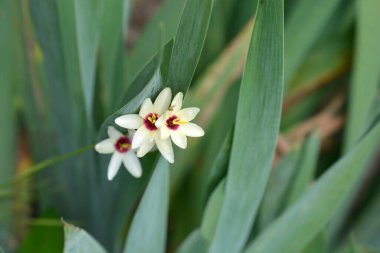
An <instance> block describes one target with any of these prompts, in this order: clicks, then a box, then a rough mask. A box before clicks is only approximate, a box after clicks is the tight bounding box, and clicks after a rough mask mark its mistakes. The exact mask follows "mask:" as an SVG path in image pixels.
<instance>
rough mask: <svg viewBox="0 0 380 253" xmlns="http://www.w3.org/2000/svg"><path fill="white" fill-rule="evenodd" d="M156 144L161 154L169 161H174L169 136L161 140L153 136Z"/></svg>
mask: <svg viewBox="0 0 380 253" xmlns="http://www.w3.org/2000/svg"><path fill="white" fill-rule="evenodd" d="M155 141H156V145H157V148H158V150H159V151H160V153H161V155H162V156H163V157H164V158H165V159H166V160H168V162H170V163H174V151H173V146H172V142H171V140H170V138H167V139H166V140H161V139H160V138H157V137H156V138H155Z"/></svg>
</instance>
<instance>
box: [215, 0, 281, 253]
mask: <svg viewBox="0 0 380 253" xmlns="http://www.w3.org/2000/svg"><path fill="white" fill-rule="evenodd" d="M282 89H283V2H282V1H270V0H269V1H261V2H260V3H259V7H258V11H257V16H256V21H255V26H254V29H253V34H252V38H251V42H250V48H249V51H248V57H247V64H246V68H245V71H244V75H243V81H242V84H241V88H240V97H239V103H238V112H237V117H236V126H235V133H234V140H233V147H232V153H231V160H230V164H229V171H228V176H227V185H226V193H225V199H224V202H223V208H222V213H221V216H220V219H219V222H218V225H217V231H216V234H215V238H214V240H213V242H212V245H211V249H210V251H209V252H210V253H223V252H226V253H227V252H228V253H234V252H239V251H240V250H241V249H242V247H243V246H244V243H245V241H246V240H247V238H248V236H249V231H250V227H251V225H252V223H253V219H254V217H255V214H256V211H257V209H258V206H259V203H260V201H261V198H262V195H263V193H264V190H265V186H266V182H267V179H268V176H269V170H270V166H271V162H272V157H273V153H274V148H275V142H276V136H277V133H278V129H279V123H280V111H281V101H282ZM252 108H254V109H252ZM264 108H265V109H264ZM264 111H265V113H264ZM247 119H251V120H247ZM250 133H255V135H254V136H251V134H250ZM247 136H251V138H247ZM256 149H258V150H256ZM252 164H255V168H253V169H252ZM256 180H257V181H256ZM236 213H239V217H236Z"/></svg>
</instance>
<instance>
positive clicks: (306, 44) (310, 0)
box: [284, 0, 341, 86]
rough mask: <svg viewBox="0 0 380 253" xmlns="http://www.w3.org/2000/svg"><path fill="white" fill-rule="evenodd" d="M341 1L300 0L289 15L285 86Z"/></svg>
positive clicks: (286, 36)
mask: <svg viewBox="0 0 380 253" xmlns="http://www.w3.org/2000/svg"><path fill="white" fill-rule="evenodd" d="M340 2H341V0H321V1H314V0H303V1H298V2H297V4H296V5H295V8H294V9H293V10H292V12H291V13H290V14H289V17H287V21H286V26H285V52H286V57H285V64H284V68H285V86H287V85H288V84H289V82H290V81H291V79H292V77H293V75H294V73H295V72H296V71H297V69H298V67H299V66H300V64H301V63H302V61H303V60H304V59H305V57H306V55H307V53H308V52H309V50H310V48H311V47H312V46H313V45H314V43H315V41H316V40H317V38H318V37H319V36H320V34H321V33H322V32H323V29H324V28H325V27H326V26H327V24H328V22H329V20H330V18H331V17H332V16H333V14H334V13H335V12H334V11H335V10H336V8H337V6H338V4H339V3H340ZM311 10H312V11H311Z"/></svg>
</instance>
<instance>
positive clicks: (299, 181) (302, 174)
mask: <svg viewBox="0 0 380 253" xmlns="http://www.w3.org/2000/svg"><path fill="white" fill-rule="evenodd" d="M319 146H320V139H319V135H318V133H316V132H314V133H312V134H311V135H310V136H308V138H307V139H306V140H305V142H304V144H303V147H302V149H301V153H300V157H299V160H298V164H297V174H296V175H295V177H294V179H293V180H294V181H293V184H292V187H291V190H290V193H289V196H288V201H287V202H288V206H290V205H291V204H293V203H294V202H295V201H296V200H297V199H298V198H299V197H300V196H301V195H302V194H303V193H304V192H305V190H306V189H307V188H308V186H309V184H310V183H311V180H312V179H313V177H314V172H315V170H316V168H317V162H318V155H319Z"/></svg>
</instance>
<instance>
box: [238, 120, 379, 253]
mask: <svg viewBox="0 0 380 253" xmlns="http://www.w3.org/2000/svg"><path fill="white" fill-rule="evenodd" d="M379 140H380V123H379V119H377V121H376V125H374V126H373V128H372V129H371V130H370V131H369V133H368V134H367V135H366V136H365V137H364V138H363V139H362V140H361V141H360V142H359V143H358V145H356V146H355V147H354V148H353V149H352V150H351V151H350V152H349V153H348V154H347V155H345V156H344V157H343V158H341V159H340V160H339V161H338V162H337V163H335V164H334V165H333V166H332V167H331V168H330V169H328V171H327V172H326V173H325V174H324V175H323V176H322V177H321V178H320V179H319V180H318V181H317V182H316V183H315V184H314V185H313V187H312V188H310V189H309V190H308V191H307V192H306V193H305V194H304V195H302V197H301V198H300V199H299V200H298V201H297V202H296V203H295V204H294V205H292V206H291V207H290V208H289V209H288V210H287V211H286V212H285V213H284V214H283V215H282V216H280V217H279V218H278V219H277V220H276V221H275V222H274V223H272V225H271V226H270V227H269V228H268V229H267V230H265V231H264V232H263V233H262V234H261V235H260V236H259V237H258V238H257V239H256V240H254V241H253V242H252V243H251V244H250V245H249V246H248V249H247V250H246V251H245V253H259V252H271V253H277V252H278V253H280V252H281V253H297V252H299V251H300V250H302V249H303V248H304V247H305V246H306V245H307V244H308V243H309V242H310V241H311V240H312V239H313V238H314V237H315V236H316V235H317V234H318V233H319V232H321V231H322V229H323V228H324V227H325V226H326V224H327V222H328V221H329V220H330V219H331V217H332V216H333V214H334V212H335V211H336V210H337V208H338V207H339V206H340V205H341V204H342V202H343V200H344V199H345V198H346V197H347V194H348V193H349V192H350V190H351V189H352V187H353V186H354V184H355V183H356V181H357V179H358V177H359V176H360V173H361V169H362V168H363V165H364V164H366V163H367V162H368V159H369V158H370V155H371V150H374V148H375V147H376V146H377V145H378V143H379ZM294 238H297V240H294Z"/></svg>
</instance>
